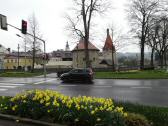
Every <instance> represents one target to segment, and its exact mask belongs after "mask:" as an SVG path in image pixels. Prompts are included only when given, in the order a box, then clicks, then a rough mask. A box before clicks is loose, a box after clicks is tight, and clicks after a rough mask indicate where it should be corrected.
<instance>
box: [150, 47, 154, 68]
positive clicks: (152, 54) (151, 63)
mask: <svg viewBox="0 0 168 126" xmlns="http://www.w3.org/2000/svg"><path fill="white" fill-rule="evenodd" d="M154 51H155V49H154V48H152V52H151V62H150V65H151V67H154V63H153V56H154Z"/></svg>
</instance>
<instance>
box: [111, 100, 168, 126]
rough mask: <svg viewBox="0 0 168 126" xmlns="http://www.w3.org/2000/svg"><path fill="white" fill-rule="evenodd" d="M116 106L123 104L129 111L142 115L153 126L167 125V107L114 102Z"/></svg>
mask: <svg viewBox="0 0 168 126" xmlns="http://www.w3.org/2000/svg"><path fill="white" fill-rule="evenodd" d="M114 104H115V105H116V106H123V107H124V110H125V111H127V112H129V113H136V114H141V115H144V116H145V117H146V118H147V119H148V120H149V121H151V122H153V126H168V107H156V106H147V105H140V104H134V103H130V102H115V103H114Z"/></svg>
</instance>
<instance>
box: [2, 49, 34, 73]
mask: <svg viewBox="0 0 168 126" xmlns="http://www.w3.org/2000/svg"><path fill="white" fill-rule="evenodd" d="M31 66H32V56H31V55H30V54H28V53H25V52H20V53H19V57H18V52H12V53H9V54H7V55H6V56H5V58H4V69H22V70H24V68H25V67H26V68H27V69H28V70H29V69H31Z"/></svg>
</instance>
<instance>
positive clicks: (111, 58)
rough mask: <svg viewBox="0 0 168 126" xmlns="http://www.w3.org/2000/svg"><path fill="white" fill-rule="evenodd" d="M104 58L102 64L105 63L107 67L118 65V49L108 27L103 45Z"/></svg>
mask: <svg viewBox="0 0 168 126" xmlns="http://www.w3.org/2000/svg"><path fill="white" fill-rule="evenodd" d="M102 53H103V59H102V61H101V63H100V64H104V65H105V66H106V67H113V68H115V66H116V65H117V59H116V49H115V46H114V45H113V40H112V38H111V36H110V32H109V29H107V37H106V40H105V44H104V47H103V52H102Z"/></svg>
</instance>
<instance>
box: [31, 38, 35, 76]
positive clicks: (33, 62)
mask: <svg viewBox="0 0 168 126" xmlns="http://www.w3.org/2000/svg"><path fill="white" fill-rule="evenodd" d="M35 42H36V38H35V37H34V41H33V61H32V70H31V72H32V73H33V72H34V64H35V54H36V52H35Z"/></svg>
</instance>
